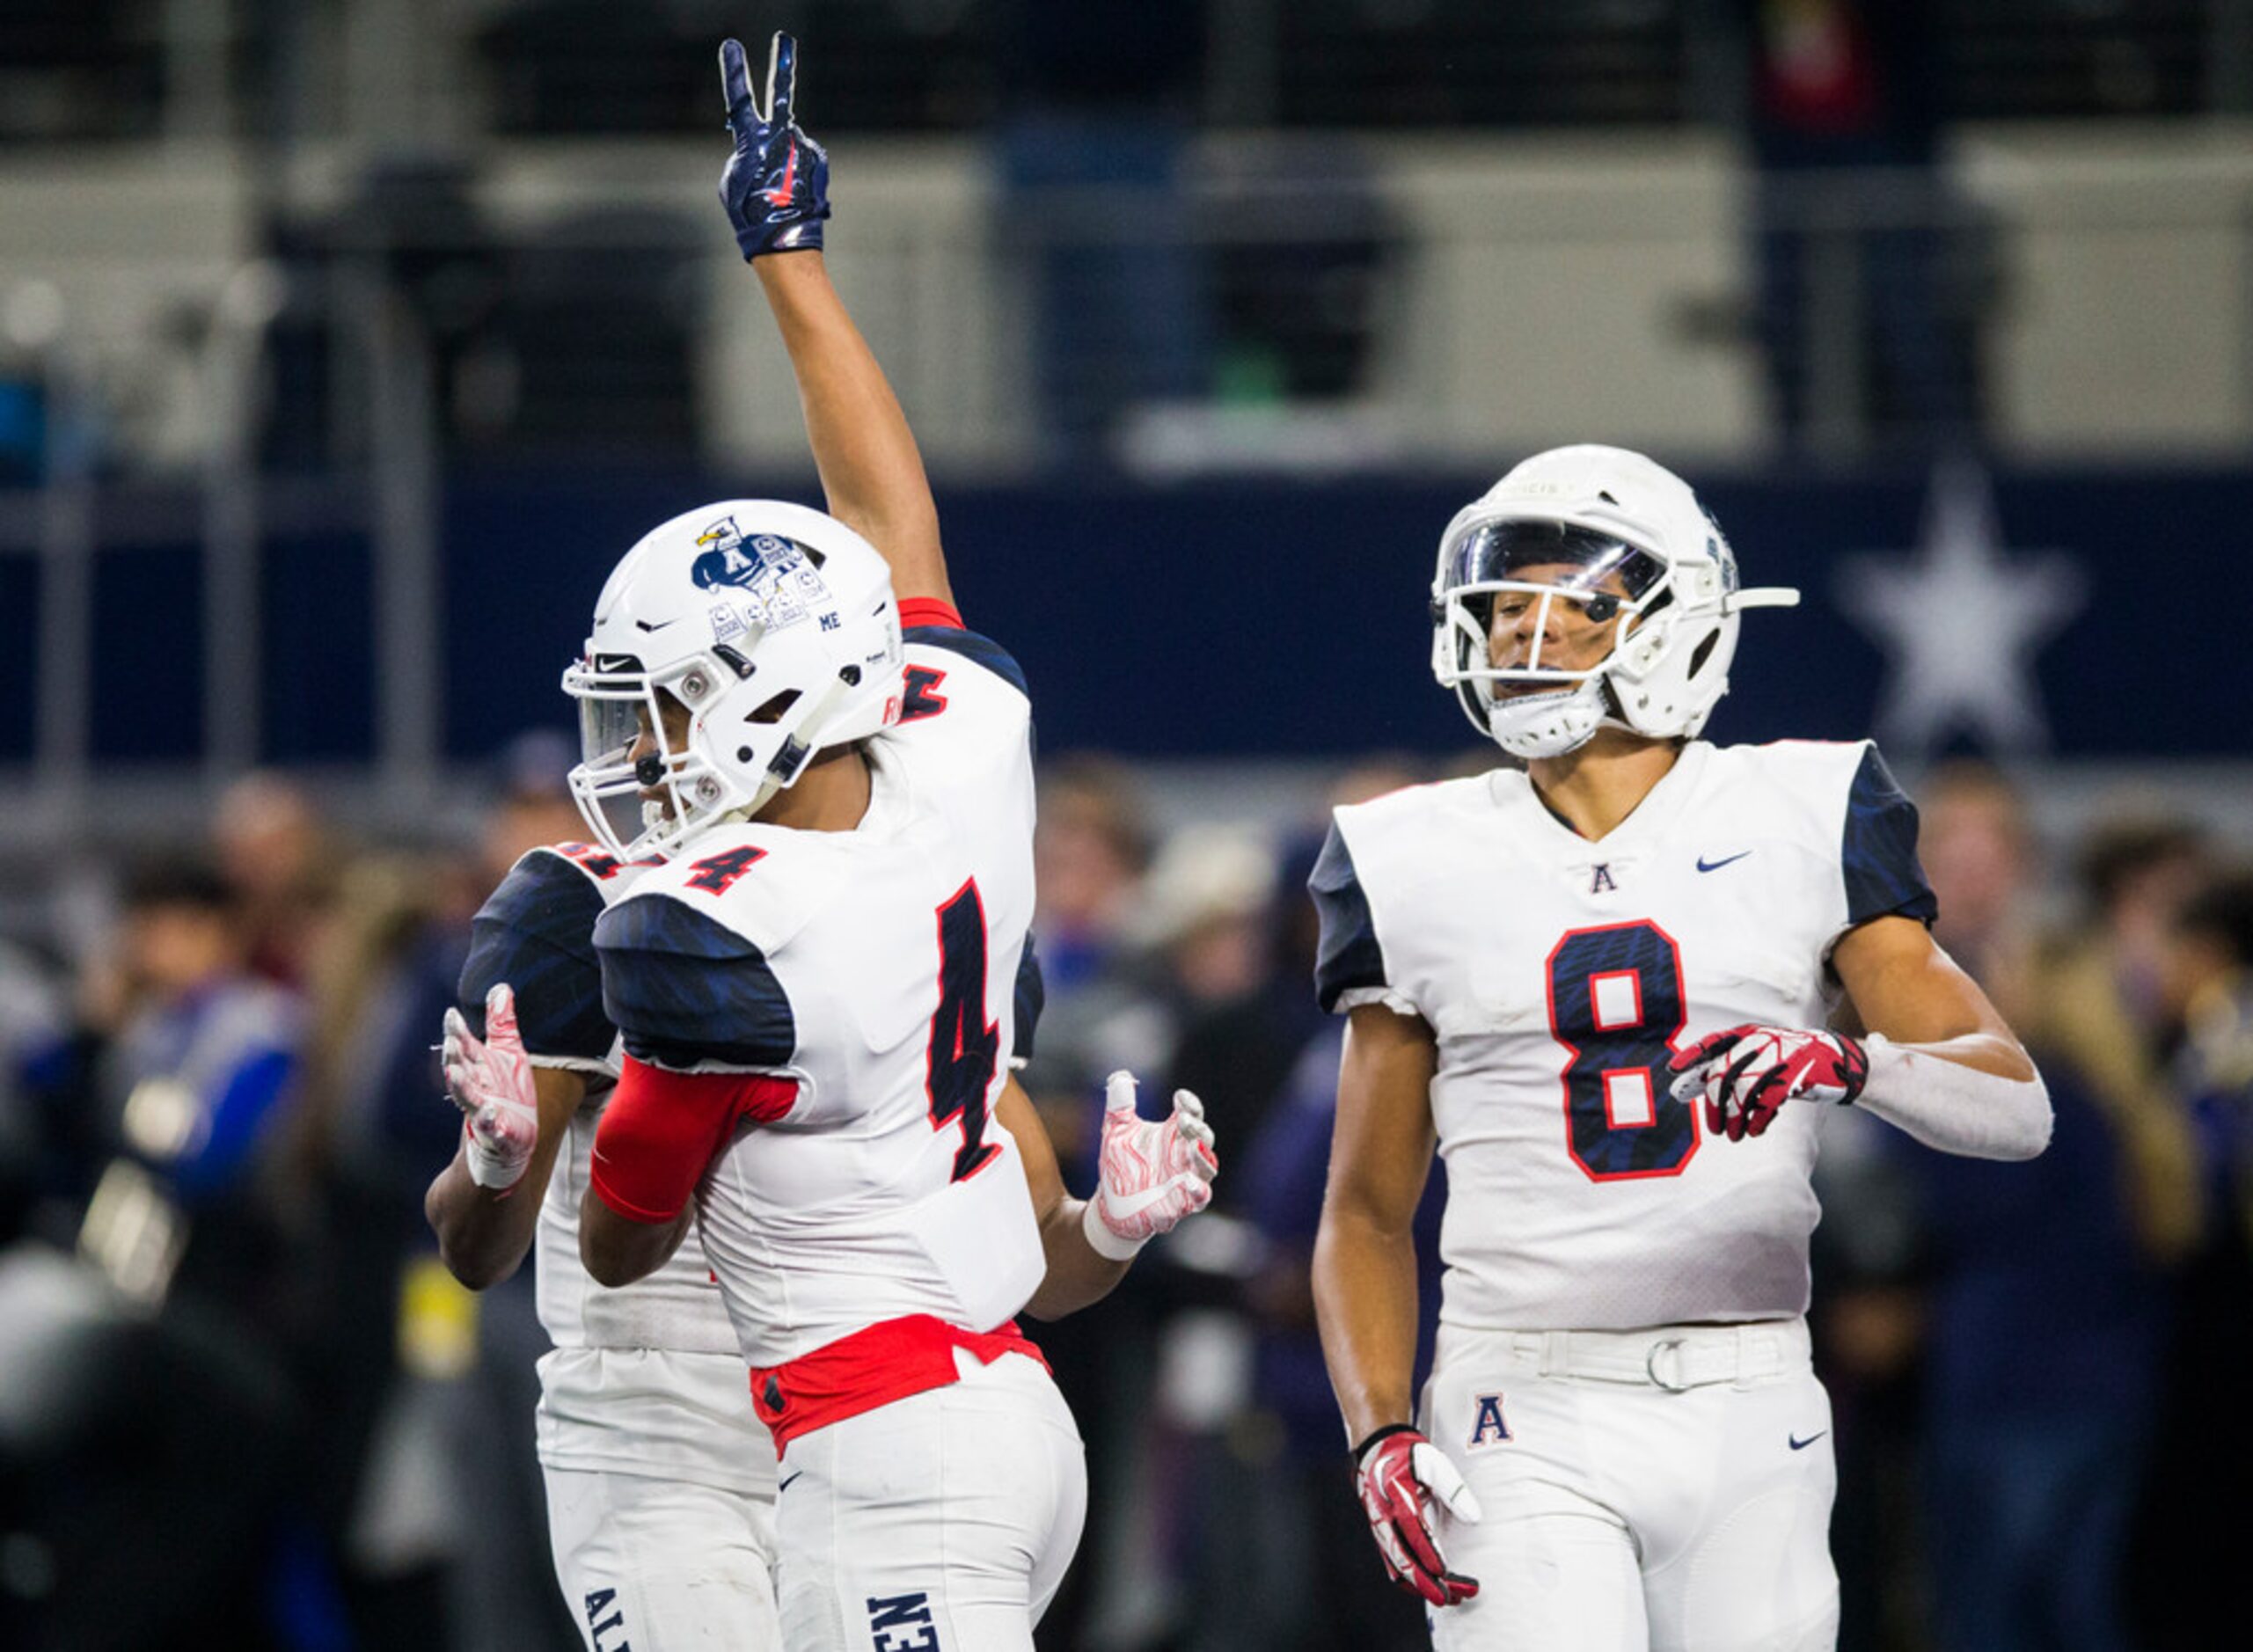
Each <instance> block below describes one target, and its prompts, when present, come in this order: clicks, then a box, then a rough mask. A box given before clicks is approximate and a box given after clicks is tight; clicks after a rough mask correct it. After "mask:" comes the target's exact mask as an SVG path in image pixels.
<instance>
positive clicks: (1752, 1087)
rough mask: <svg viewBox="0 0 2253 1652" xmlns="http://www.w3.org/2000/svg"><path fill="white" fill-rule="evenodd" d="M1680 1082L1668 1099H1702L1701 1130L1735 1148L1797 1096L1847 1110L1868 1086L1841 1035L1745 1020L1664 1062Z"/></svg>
mask: <svg viewBox="0 0 2253 1652" xmlns="http://www.w3.org/2000/svg"><path fill="white" fill-rule="evenodd" d="M1667 1065H1668V1067H1670V1068H1671V1069H1672V1071H1676V1072H1678V1073H1680V1074H1681V1075H1682V1076H1681V1077H1680V1078H1677V1079H1676V1080H1675V1081H1674V1099H1675V1100H1678V1101H1687V1100H1690V1099H1691V1098H1692V1097H1693V1096H1695V1095H1697V1094H1699V1093H1701V1092H1702V1093H1703V1094H1704V1097H1705V1108H1706V1128H1707V1129H1709V1130H1712V1131H1715V1132H1716V1133H1718V1134H1720V1135H1723V1136H1726V1137H1729V1139H1730V1141H1732V1142H1741V1141H1743V1140H1744V1139H1745V1137H1748V1136H1758V1135H1759V1134H1760V1133H1761V1132H1762V1131H1763V1130H1765V1129H1767V1128H1768V1126H1769V1125H1770V1124H1772V1123H1774V1122H1775V1116H1776V1115H1777V1113H1779V1112H1780V1111H1781V1110H1782V1107H1783V1104H1784V1103H1785V1102H1787V1101H1789V1100H1794V1099H1795V1098H1797V1097H1800V1096H1804V1097H1806V1098H1807V1099H1808V1100H1810V1101H1835V1102H1837V1103H1838V1104H1839V1105H1840V1107H1852V1106H1853V1105H1854V1099H1855V1098H1856V1097H1857V1096H1859V1095H1861V1094H1862V1087H1863V1086H1864V1085H1867V1084H1868V1083H1869V1051H1868V1050H1867V1049H1863V1048H1862V1044H1861V1042H1859V1041H1858V1040H1855V1039H1852V1038H1849V1037H1847V1035H1846V1034H1844V1033H1810V1032H1802V1031H1799V1030H1797V1029H1796V1028H1793V1027H1756V1026H1754V1025H1753V1024H1752V1023H1751V1022H1749V1021H1748V1022H1746V1023H1745V1025H1743V1026H1741V1027H1728V1028H1726V1029H1724V1030H1723V1031H1722V1032H1718V1033H1708V1034H1707V1035H1706V1036H1705V1037H1703V1038H1701V1039H1700V1040H1699V1041H1698V1042H1696V1043H1694V1044H1693V1045H1691V1046H1690V1048H1689V1049H1686V1050H1684V1051H1682V1053H1681V1054H1680V1055H1679V1056H1675V1057H1674V1058H1673V1059H1672V1060H1671V1061H1670V1062H1668V1063H1667Z"/></svg>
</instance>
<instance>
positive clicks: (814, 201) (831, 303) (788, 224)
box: [720, 34, 954, 606]
mask: <svg viewBox="0 0 2253 1652" xmlns="http://www.w3.org/2000/svg"><path fill="white" fill-rule="evenodd" d="M797 62H798V48H797V42H796V41H795V40H793V39H792V38H791V37H790V36H789V35H787V34H777V35H776V36H775V37H774V46H773V50H772V54H771V55H770V57H769V59H768V66H767V83H766V91H767V95H766V108H765V111H764V113H762V112H761V110H760V108H759V106H758V103H757V99H754V98H753V97H752V95H751V80H750V65H749V63H748V62H746V60H745V57H744V55H743V48H742V45H741V44H739V43H738V42H736V41H735V40H728V41H724V42H723V43H722V44H721V48H720V78H721V86H722V89H723V90H724V91H725V93H726V96H727V99H728V129H729V131H730V132H732V133H733V134H734V135H735V155H734V156H733V157H731V158H730V159H729V161H728V170H727V172H725V173H724V174H723V175H722V177H721V184H720V199H721V204H723V205H724V206H725V207H726V208H727V209H728V222H729V223H731V224H732V225H733V226H734V227H735V241H736V245H738V246H740V247H741V248H742V253H743V256H744V258H746V259H749V260H750V264H751V267H752V269H753V270H754V271H755V272H756V273H757V275H758V278H759V284H760V286H761V288H762V289H764V292H765V294H766V299H767V305H768V307H769V309H771V310H772V311H773V314H774V319H775V325H777V326H778V327H779V329H780V330H781V333H782V342H783V346H784V347H785V348H786V350H787V351H788V352H789V354H790V367H791V371H792V372H793V374H794V375H795V376H796V378H797V381H798V398H799V402H800V404H801V406H802V407H803V409H804V412H805V418H806V435H807V440H808V442H809V443H810V444H811V446H812V448H813V451H814V464H815V466H816V469H818V470H819V471H820V472H821V478H822V491H823V494H824V495H825V496H826V498H827V500H828V503H829V510H830V515H833V516H835V517H836V518H837V519H838V521H839V522H842V523H845V525H846V526H847V527H849V528H852V530H854V531H855V532H857V533H859V534H860V536H861V537H863V538H865V539H867V541H868V542H869V544H871V545H874V546H875V547H876V549H877V550H878V551H880V552H882V553H883V557H884V559H885V561H886V562H888V563H889V564H890V566H891V570H892V588H893V591H894V592H895V594H896V596H898V597H899V598H900V600H901V601H903V602H908V601H912V600H914V599H917V598H926V599H935V600H937V601H940V602H943V603H947V604H948V605H949V606H952V604H953V603H954V592H953V589H952V588H951V587H949V585H948V584H947V562H946V558H945V555H944V553H943V552H941V550H940V541H939V510H938V507H937V506H936V505H935V504H934V503H933V501H932V497H931V484H930V481H929V479H927V478H926V477H925V475H924V471H923V456H922V454H921V453H920V452H919V451H918V450H917V448H916V444H915V435H914V433H913V432H912V431H911V430H910V429H909V428H908V421H907V415H906V414H905V413H903V412H902V411H901V408H900V404H899V398H897V397H896V396H895V395H893V393H892V387H891V385H890V384H889V382H888V381H887V380H886V379H885V377H884V371H883V369H882V368H881V367H879V366H878V365H877V364H876V357H875V355H874V353H873V352H872V351H871V350H870V349H869V347H868V341H867V340H866V339H864V338H862V337H861V336H860V329H859V328H858V327H856V326H855V325H853V323H852V316H851V315H849V314H848V313H847V312H846V311H845V302H844V300H843V299H841V298H840V297H838V292H837V289H835V288H834V287H832V286H831V285H830V278H829V271H828V269H827V268H826V267H824V265H823V257H822V222H823V219H825V218H827V217H828V216H829V213H830V205H829V157H828V156H827V155H825V154H824V153H823V150H822V148H821V146H820V145H819V144H817V143H815V142H814V141H813V140H812V139H811V138H809V137H808V136H807V135H805V133H804V132H803V131H801V130H800V129H799V128H798V125H797V123H796V121H795V119H794V114H795V109H794V105H795V97H796V89H797Z"/></svg>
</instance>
